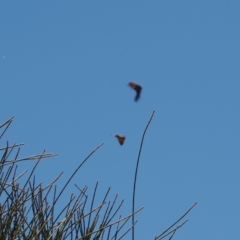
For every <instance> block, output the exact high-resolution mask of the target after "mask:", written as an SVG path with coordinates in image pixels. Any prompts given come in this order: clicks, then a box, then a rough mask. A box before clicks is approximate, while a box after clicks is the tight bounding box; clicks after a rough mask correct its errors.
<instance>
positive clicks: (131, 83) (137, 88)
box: [128, 82, 142, 101]
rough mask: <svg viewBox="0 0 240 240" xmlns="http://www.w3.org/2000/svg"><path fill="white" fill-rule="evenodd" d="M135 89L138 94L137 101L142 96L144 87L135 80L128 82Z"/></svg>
mask: <svg viewBox="0 0 240 240" xmlns="http://www.w3.org/2000/svg"><path fill="white" fill-rule="evenodd" d="M128 85H129V86H130V87H131V88H132V89H133V90H135V91H136V96H135V101H138V99H139V98H140V94H141V91H142V87H141V86H140V85H138V84H137V83H134V82H130V83H129V84H128Z"/></svg>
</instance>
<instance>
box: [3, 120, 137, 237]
mask: <svg viewBox="0 0 240 240" xmlns="http://www.w3.org/2000/svg"><path fill="white" fill-rule="evenodd" d="M12 120H13V118H11V119H9V120H7V121H6V122H5V123H3V124H1V125H0V139H1V138H2V137H3V135H4V134H5V132H6V130H7V129H8V127H9V126H10V124H11V123H12ZM22 145H23V144H13V145H11V146H10V145H9V143H8V142H6V145H5V146H4V147H2V148H0V154H1V156H2V157H1V160H0V199H1V200H0V201H1V202H0V239H21V240H22V239H23V240H28V239H29V240H32V239H35V240H40V239H43V240H45V239H46V240H47V239H48V240H62V239H82V240H90V239H95V240H100V239H121V238H122V237H123V236H124V235H125V234H126V233H127V232H128V231H129V230H130V229H131V227H132V226H129V227H128V228H127V227H126V226H125V225H126V223H127V222H128V221H129V219H130V218H131V216H132V214H130V215H129V216H126V217H121V216H120V217H119V210H120V209H121V206H122V204H123V201H121V202H120V203H118V204H117V197H118V196H117V195H116V197H115V198H114V199H113V201H110V200H107V197H108V194H109V191H110V189H108V191H107V192H106V194H105V196H104V198H103V200H102V201H101V202H100V203H98V204H97V205H96V204H95V196H96V193H97V187H98V183H97V184H96V187H95V189H94V193H93V196H91V197H89V196H88V195H87V187H86V186H85V187H84V188H83V189H81V188H80V187H78V186H76V187H77V188H76V189H77V192H78V195H76V196H74V195H71V196H70V197H69V200H68V202H67V203H66V205H65V206H62V209H61V210H59V207H58V208H56V204H57V202H58V201H59V199H60V197H61V196H62V193H63V191H64V190H65V188H66V186H67V185H68V184H69V182H70V180H71V179H72V177H73V176H74V175H75V174H76V172H77V171H78V170H79V169H80V168H81V166H82V165H83V164H84V163H85V162H86V160H87V159H88V158H89V157H90V156H91V155H92V154H93V153H94V152H95V151H96V150H97V149H98V148H99V147H101V145H99V146H98V147H97V148H96V149H94V150H93V151H92V152H91V153H90V154H89V156H88V157H87V158H86V159H85V160H84V161H83V162H82V163H81V164H80V165H79V167H78V168H77V169H76V170H75V172H74V173H73V174H72V176H71V177H70V178H69V180H68V181H67V183H66V184H65V185H64V186H63V187H62V189H61V190H60V192H59V193H57V186H56V182H57V180H58V179H59V177H60V176H61V174H60V175H59V176H58V177H57V178H56V179H55V180H54V181H53V182H52V183H50V184H49V185H48V186H47V187H43V186H42V184H37V183H36V180H35V176H34V170H35V169H36V167H37V165H38V164H39V162H40V161H41V160H42V159H44V158H47V157H53V156H55V155H56V154H53V153H45V152H44V151H43V153H41V154H38V155H34V156H30V157H25V158H19V157H18V156H19V152H20V147H21V146H22ZM28 160H35V161H36V164H35V166H34V167H33V169H32V170H31V172H30V174H29V176H27V179H26V180H25V181H23V176H25V175H26V171H25V172H23V173H22V174H20V175H19V176H18V175H17V174H18V173H17V166H18V164H20V163H21V161H28ZM25 177H26V176H25ZM20 180H21V181H20ZM88 202H90V204H88ZM87 206H89V207H87ZM139 210H141V209H139ZM139 210H138V211H139ZM138 211H136V212H138Z"/></svg>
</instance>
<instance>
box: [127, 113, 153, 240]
mask: <svg viewBox="0 0 240 240" xmlns="http://www.w3.org/2000/svg"><path fill="white" fill-rule="evenodd" d="M154 113H155V110H153V112H152V115H151V117H150V119H149V121H148V123H147V126H146V128H145V130H144V132H143V135H142V141H141V144H140V149H139V152H138V158H137V165H136V170H135V177H134V184H133V200H132V212H134V211H135V210H134V209H135V193H136V184H137V172H138V165H139V160H140V156H141V151H142V146H143V140H144V136H145V133H146V131H147V129H148V126H149V124H150V122H151V121H152V118H153V115H154ZM134 224H135V220H134V214H133V215H132V226H133V228H132V240H134Z"/></svg>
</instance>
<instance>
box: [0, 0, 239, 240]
mask: <svg viewBox="0 0 240 240" xmlns="http://www.w3.org/2000/svg"><path fill="white" fill-rule="evenodd" d="M239 12H240V2H239V1H234V0H232V1H219V0H218V1H215V0H213V1H205V0H204V1H154V0H150V1H142V0H139V1H125V0H124V1H83V0H77V1H14V2H12V1H11V2H10V1H1V2H0V83H1V95H0V102H1V106H2V107H1V114H0V122H4V121H5V120H7V119H8V118H10V117H11V116H15V118H14V122H13V124H12V126H11V128H10V129H9V131H8V134H7V135H6V138H7V139H9V140H10V142H11V143H14V142H24V143H25V146H24V148H23V149H22V153H21V156H26V155H32V154H36V153H40V152H42V150H43V149H46V150H47V151H48V152H55V153H58V154H59V155H58V157H55V158H52V159H46V160H44V161H43V162H42V163H41V164H40V166H39V168H38V170H37V176H38V180H39V181H40V182H43V184H45V185H47V184H48V183H49V182H50V181H52V180H53V179H54V177H55V176H57V175H58V173H60V172H61V171H64V176H63V177H62V178H61V179H60V181H59V184H60V185H61V184H63V183H64V182H65V181H66V180H67V179H68V177H69V176H70V175H71V173H72V172H73V171H74V169H75V168H76V167H77V166H78V165H79V163H80V162H81V161H82V160H83V159H84V158H85V157H86V156H87V155H88V154H89V153H90V152H91V151H92V150H93V149H94V148H95V147H96V146H97V145H99V144H100V143H102V142H104V145H103V146H102V147H101V148H100V149H99V150H98V151H97V152H96V153H95V154H94V155H93V156H92V157H91V158H90V159H89V161H88V162H87V163H86V164H85V165H84V167H83V168H82V169H81V170H80V172H79V173H78V174H77V175H76V176H75V177H74V179H73V180H72V182H71V184H70V186H69V187H68V189H67V191H66V194H70V193H72V192H76V193H77V191H76V188H75V187H74V183H77V184H78V185H79V186H85V185H88V186H89V192H91V191H92V190H93V187H94V185H95V183H96V181H99V183H100V187H99V191H100V192H99V193H100V195H101V194H103V193H104V191H105V190H106V189H107V188H108V187H109V186H111V187H112V190H111V194H112V196H114V195H115V194H116V193H118V194H119V198H120V199H122V198H124V199H125V204H124V207H123V214H127V213H130V212H131V200H132V197H131V192H132V187H133V177H134V169H135V165H136V159H137V154H138V150H139V145H140V141H141V136H142V133H143V130H144V128H145V126H146V124H147V122H148V120H149V118H150V116H151V114H152V111H153V110H155V111H156V113H155V116H154V118H153V120H152V123H151V125H150V126H149V129H148V132H147V134H146V137H145V143H144V146H143V151H142V156H141V162H140V168H139V172H138V182H137V193H136V199H137V200H136V207H141V206H144V207H145V209H144V210H143V211H142V212H141V213H139V214H138V215H137V216H136V218H137V219H138V220H139V222H138V224H137V226H136V239H153V237H154V236H155V235H157V234H159V233H161V231H163V230H164V229H165V228H166V227H168V226H169V225H170V224H171V223H172V222H173V221H174V220H176V219H177V218H178V217H180V215H181V214H183V213H184V211H185V210H187V209H188V208H189V207H190V206H191V205H192V204H193V203H194V202H195V201H197V202H198V204H197V206H196V207H195V208H194V209H193V210H192V212H190V214H189V215H188V217H187V218H188V219H189V222H188V223H187V224H186V225H185V226H184V227H183V228H181V229H180V230H179V231H178V232H177V233H176V235H175V236H174V238H173V239H176V240H177V239H195V240H200V239H219V240H221V239H239V237H240V233H239V230H238V228H239V221H240V217H239V216H240V208H239V202H240V186H239V180H240V176H239V172H240V148H239V146H240V130H239V123H240V114H239V89H240V70H239V64H240V31H239V23H240V14H239ZM129 81H135V82H137V83H139V84H141V85H142V87H143V91H142V96H141V98H140V100H139V101H138V102H137V103H136V102H134V100H133V99H134V92H133V90H131V89H130V88H129V87H128V86H127V84H128V82H129ZM111 133H120V134H121V133H122V134H125V135H126V142H125V144H124V145H123V146H120V145H119V144H118V142H117V140H116V139H115V138H113V137H112V136H110V134H111ZM2 144H3V143H1V145H2ZM32 165H33V163H24V164H22V168H23V169H26V168H30V167H31V166H32ZM130 236H131V235H129V236H128V237H126V239H130Z"/></svg>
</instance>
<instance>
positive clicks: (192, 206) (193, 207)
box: [155, 202, 197, 240]
mask: <svg viewBox="0 0 240 240" xmlns="http://www.w3.org/2000/svg"><path fill="white" fill-rule="evenodd" d="M196 204H197V202H195V203H194V204H193V205H192V206H191V207H190V208H189V209H188V210H187V211H186V212H185V213H184V214H183V215H182V216H181V217H180V218H179V219H178V220H177V221H176V222H174V223H173V224H172V225H171V226H170V227H169V228H167V229H166V230H165V231H164V232H162V233H161V234H160V235H159V236H157V237H155V240H157V239H158V238H160V237H161V236H162V235H164V234H165V233H166V232H167V231H169V230H170V229H171V228H172V227H173V226H174V225H176V224H177V223H178V222H179V221H180V220H181V219H183V218H184V217H185V216H186V215H187V214H188V213H189V212H190V211H191V210H192V209H193V208H194V207H195V206H196ZM160 239H162V238H160Z"/></svg>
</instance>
